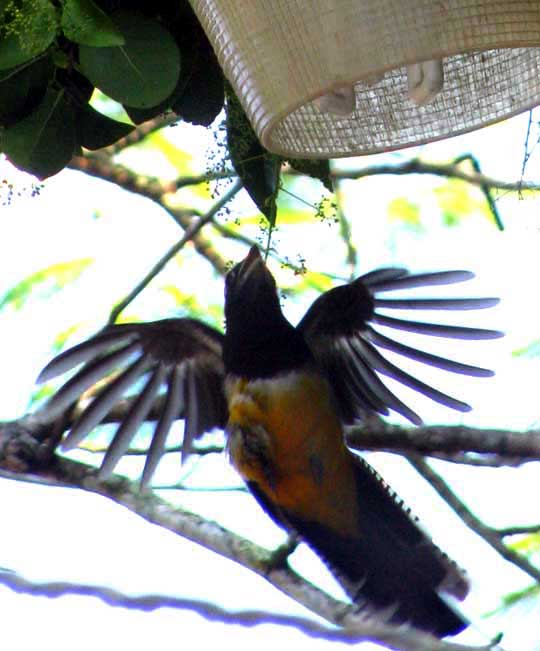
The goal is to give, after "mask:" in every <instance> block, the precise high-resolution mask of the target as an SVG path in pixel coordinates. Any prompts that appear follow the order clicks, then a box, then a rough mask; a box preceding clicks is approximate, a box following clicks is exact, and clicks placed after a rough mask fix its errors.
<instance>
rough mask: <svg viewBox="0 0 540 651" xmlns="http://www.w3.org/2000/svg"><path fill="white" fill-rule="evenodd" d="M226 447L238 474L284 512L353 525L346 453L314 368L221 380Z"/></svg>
mask: <svg viewBox="0 0 540 651" xmlns="http://www.w3.org/2000/svg"><path fill="white" fill-rule="evenodd" d="M227 397H228V404H229V423H228V427H227V430H228V432H229V445H228V447H229V452H230V457H231V461H232V463H233V465H234V466H235V468H236V469H237V470H238V472H239V473H240V474H241V475H242V477H243V478H244V479H245V480H246V481H250V482H255V483H256V484H257V485H258V487H259V489H260V490H262V491H263V492H264V493H265V495H266V496H267V497H268V499H269V500H270V501H271V502H272V503H273V504H276V505H278V506H279V507H280V508H281V509H283V510H284V511H289V512H291V513H294V514H295V515H297V516H298V517H301V518H304V519H307V520H311V521H316V522H320V523H322V524H326V525H327V526H331V527H332V528H334V529H338V530H339V531H340V532H341V533H343V534H354V533H356V532H357V522H358V518H357V505H356V488H355V484H354V477H353V468H352V459H351V453H350V452H349V451H348V450H347V448H346V447H345V445H344V442H343V431H342V427H341V423H340V421H339V418H338V416H337V414H336V412H335V410H334V409H333V406H332V403H331V400H330V395H329V389H328V385H327V383H326V381H325V380H324V379H323V378H321V377H320V376H318V375H316V374H314V373H297V372H294V373H289V374H287V375H283V376H280V377H279V378H273V379H270V380H255V381H247V380H245V379H243V378H237V379H234V380H229V382H228V385H227Z"/></svg>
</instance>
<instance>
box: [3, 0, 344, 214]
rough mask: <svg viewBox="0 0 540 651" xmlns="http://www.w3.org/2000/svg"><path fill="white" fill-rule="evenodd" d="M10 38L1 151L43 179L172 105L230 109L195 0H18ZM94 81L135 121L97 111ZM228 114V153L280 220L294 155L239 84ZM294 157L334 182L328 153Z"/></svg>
mask: <svg viewBox="0 0 540 651" xmlns="http://www.w3.org/2000/svg"><path fill="white" fill-rule="evenodd" d="M0 37H1V40H0V43H1V44H0V151H2V152H4V153H5V154H6V155H7V157H8V158H9V160H10V161H11V162H12V163H13V164H14V165H16V166H17V167H19V168H20V169H23V170H26V171H28V172H31V173H32V174H35V175H36V176H37V177H38V178H40V179H43V178H46V177H48V176H51V175H53V174H56V173H57V172H59V171H60V170H61V169H63V168H64V167H66V166H67V165H68V164H69V162H70V160H71V159H72V157H73V156H74V155H77V154H79V153H80V151H81V148H85V149H90V150H96V149H100V148H102V147H106V146H109V145H112V144H113V143H115V142H117V141H118V140H120V139H122V138H123V137H125V136H127V135H128V134H129V133H130V132H131V131H132V130H133V124H141V123H143V122H145V121H147V120H150V119H153V118H155V117H156V116H158V115H161V114H163V113H165V112H168V111H170V112H172V113H173V114H174V115H176V116H178V117H179V118H180V119H182V120H185V121H187V122H190V123H193V124H196V125H203V126H209V125H210V124H211V123H212V122H213V121H214V119H215V118H216V116H217V115H218V114H219V113H220V111H221V110H222V108H223V107H224V102H225V88H224V77H223V72H222V70H221V68H220V66H219V64H218V62H217V59H216V56H215V54H214V51H213V49H212V47H211V45H210V43H209V42H208V39H207V38H206V35H205V33H204V31H203V29H202V27H201V25H200V23H199V22H198V20H197V18H196V16H195V14H194V13H193V11H192V9H191V7H190V5H189V2H188V1H187V0H178V1H176V2H166V1H165V0H158V1H156V2H153V3H144V2H128V1H127V0H62V2H61V3H60V4H59V6H58V3H55V2H53V1H52V0H8V1H7V2H4V3H3V4H1V3H0ZM95 89H98V90H100V91H101V92H102V93H103V94H105V95H106V96H108V97H109V98H111V99H112V100H115V101H116V102H117V103H118V104H119V105H121V106H122V108H123V109H124V110H125V114H127V115H128V116H129V118H130V120H131V121H132V124H129V123H126V122H119V121H117V120H115V119H112V118H111V117H109V116H107V115H104V114H102V113H100V112H98V111H96V110H95V108H93V107H92V105H91V102H92V101H93V95H94V90H95ZM226 111H227V118H226V130H227V146H228V150H229V156H230V160H231V162H232V164H233V166H234V168H235V170H236V172H237V173H238V175H239V176H240V178H241V180H242V181H243V183H244V185H245V187H246V189H247V191H248V193H249V194H250V196H251V198H252V199H253V201H254V202H255V204H256V205H257V207H258V208H259V210H260V211H261V212H262V213H263V214H264V215H265V216H266V218H267V219H268V222H269V223H270V224H271V225H273V224H274V223H275V219H276V197H277V194H278V192H279V189H280V172H281V166H282V163H283V162H284V161H283V159H281V158H279V157H278V156H275V155H272V154H270V153H269V152H268V151H266V150H265V149H264V147H263V146H262V145H261V144H260V142H259V140H258V139H257V136H256V135H255V133H254V131H253V129H252V128H251V125H250V124H249V122H248V120H247V117H246V115H245V113H244V111H243V109H242V107H241V106H240V103H239V101H238V99H237V98H236V96H235V94H234V92H233V91H232V89H231V88H230V87H228V89H227V104H226ZM287 162H288V163H289V165H290V166H291V168H292V169H293V170H296V171H297V172H300V173H302V174H307V175H309V176H311V177H313V178H317V179H319V180H320V181H321V182H322V183H323V185H324V186H325V187H326V189H327V190H330V191H331V190H332V181H331V178H330V167H329V163H328V161H327V160H321V161H317V160H313V161H312V160H294V159H292V160H289V161H287Z"/></svg>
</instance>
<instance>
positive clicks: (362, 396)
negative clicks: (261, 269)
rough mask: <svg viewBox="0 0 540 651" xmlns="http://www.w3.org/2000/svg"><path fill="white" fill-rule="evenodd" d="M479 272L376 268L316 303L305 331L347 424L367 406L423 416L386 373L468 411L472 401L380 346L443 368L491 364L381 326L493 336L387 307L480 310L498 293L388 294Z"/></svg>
mask: <svg viewBox="0 0 540 651" xmlns="http://www.w3.org/2000/svg"><path fill="white" fill-rule="evenodd" d="M472 277H473V274H472V273H471V272H468V271H440V272H435V273H422V274H410V273H409V272H408V271H407V270H406V269H402V268H394V267H390V268H384V269H378V270H376V271H372V272H370V273H368V274H365V275H364V276H361V277H360V278H358V279H356V280H355V281H353V282H351V283H349V284H348V285H342V286H340V287H336V288H334V289H332V290H330V291H328V292H326V293H325V294H323V295H321V296H320V297H319V298H318V299H317V300H316V301H315V302H314V303H313V305H312V306H311V307H310V309H309V310H308V311H307V313H306V314H305V316H304V318H303V319H302V321H301V322H300V323H299V324H298V329H299V330H300V332H302V334H303V335H304V338H305V339H306V341H307V343H308V345H309V347H310V349H311V351H312V353H313V355H314V357H315V359H316V361H317V362H318V364H319V365H320V366H321V368H322V369H323V370H324V371H325V372H326V375H327V377H328V379H329V381H330V383H331V385H332V387H333V389H334V393H335V395H336V398H337V402H338V405H339V408H340V411H341V416H342V418H343V420H344V422H346V423H351V422H354V421H355V420H358V419H361V418H362V416H363V415H365V413H366V411H367V412H376V413H380V414H384V415H386V414H388V410H389V409H392V410H394V411H396V412H398V413H400V414H402V415H403V416H405V417H406V418H407V419H408V420H410V421H411V422H413V423H415V424H421V422H422V421H421V419H420V417H419V416H418V415H417V414H416V413H415V412H414V411H413V410H412V409H410V408H409V407H408V406H407V405H405V404H404V403H403V402H402V401H401V400H400V399H399V398H398V397H397V396H396V395H395V394H394V393H392V392H391V391H390V389H389V388H388V387H387V386H386V385H385V384H384V383H383V382H382V380H381V378H380V377H379V375H381V374H382V375H386V376H388V377H391V378H393V379H394V380H397V381H398V382H400V383H402V384H404V385H407V386H409V387H411V388H413V389H415V390H416V391H418V392H419V393H422V394H424V395H425V396H428V397H429V398H431V399H432V400H434V401H436V402H439V403H441V404H443V405H446V406H447V407H450V408H452V409H456V410H458V411H469V410H470V407H469V405H468V404H466V403H464V402H462V401H460V400H457V399H456V398H453V397H452V396H449V395H447V394H445V393H443V392H441V391H439V390H438V389H436V388H434V387H432V386H430V385H428V384H426V383H425V382H422V381H421V380H419V379H417V378H415V377H414V376H412V375H410V374H409V373H407V372H405V371H403V370H401V369H400V368H399V367H398V366H396V365H395V364H393V363H392V362H391V361H390V360H389V359H387V358H386V357H385V356H384V355H383V354H382V353H381V352H380V350H379V349H381V348H382V349H385V350H389V351H392V353H397V354H398V355H403V356H404V357H408V358H409V359H413V360H416V361H418V362H422V363H424V364H427V365H430V366H434V367H437V368H441V369H444V370H446V371H451V372H453V373H461V374H464V375H472V376H477V377H488V376H491V375H492V374H493V373H492V372H491V371H490V370H488V369H485V368H480V367H477V366H471V365H469V364H463V363H461V362H457V361H454V360H451V359H447V358H445V357H440V356H438V355H434V354H432V353H429V352H426V351H423V350H420V349H416V348H413V347H411V346H409V345H406V344H404V343H400V342H399V341H396V340H394V339H393V338H391V337H389V336H387V335H386V334H384V333H383V332H380V331H379V329H378V328H377V327H376V326H385V327H388V328H394V329H397V330H405V331H408V332H413V333H417V334H422V335H432V336H435V337H446V338H451V339H469V340H478V339H493V338H496V337H500V336H502V333H501V332H498V331H496V330H485V329H482V328H470V327H463V326H454V325H441V324H436V323H426V322H423V321H416V320H414V321H412V320H407V319H401V318H395V317H390V316H386V315H384V314H382V313H381V312H380V309H383V308H384V309H385V310H387V309H390V310H392V309H400V310H404V309H406V310H475V309H482V308H487V307H492V306H494V305H496V304H497V303H498V299H496V298H381V297H380V295H381V294H383V293H384V292H388V291H391V290H401V289H409V288H414V287H427V286H431V285H448V284H452V283H458V282H462V281H464V280H468V279H470V278H472Z"/></svg>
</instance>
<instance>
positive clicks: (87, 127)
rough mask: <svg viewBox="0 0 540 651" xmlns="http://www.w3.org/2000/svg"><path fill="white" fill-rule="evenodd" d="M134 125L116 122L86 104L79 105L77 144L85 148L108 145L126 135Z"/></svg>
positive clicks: (93, 148)
mask: <svg viewBox="0 0 540 651" xmlns="http://www.w3.org/2000/svg"><path fill="white" fill-rule="evenodd" d="M134 128H135V127H134V126H133V125H131V124H126V123H125V122H118V120H112V119H111V118H109V117H107V116H106V115H103V113H99V112H98V111H96V110H95V109H93V108H92V107H91V106H89V105H88V104H85V105H84V106H82V107H81V109H80V111H79V112H78V115H77V136H78V141H79V144H80V145H81V146H82V147H86V149H91V150H95V149H101V147H108V146H109V145H112V144H113V143H114V142H116V141H117V140H120V138H123V137H124V136H127V134H128V133H131V131H133V129H134Z"/></svg>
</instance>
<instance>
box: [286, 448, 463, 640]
mask: <svg viewBox="0 0 540 651" xmlns="http://www.w3.org/2000/svg"><path fill="white" fill-rule="evenodd" d="M354 456H355V475H356V477H355V478H356V484H357V489H358V502H359V509H358V510H359V513H360V516H359V517H360V523H359V535H358V537H357V538H350V537H344V536H341V535H339V534H336V532H334V531H332V530H330V529H329V528H327V527H325V526H323V525H321V524H317V523H306V522H302V523H299V522H297V523H296V528H297V529H298V530H299V531H301V532H302V534H303V538H304V540H305V542H306V543H308V544H309V545H310V546H311V547H312V548H313V549H314V551H316V552H317V553H318V554H319V555H320V556H321V558H322V559H323V560H324V561H325V562H326V563H327V564H328V566H329V568H330V569H331V570H332V572H333V573H334V575H335V576H336V578H337V580H338V581H339V582H340V583H341V584H342V586H343V588H344V589H345V591H346V592H347V593H348V594H349V595H350V597H351V598H352V599H353V600H354V601H355V602H356V603H357V604H358V605H359V606H365V607H366V608H367V609H371V610H373V611H375V612H376V613H377V612H378V613H379V615H380V616H382V617H384V618H385V619H386V620H387V621H388V622H390V623H395V624H401V623H409V624H410V625H412V626H415V627H416V628H419V629H422V630H424V631H427V632H430V633H432V634H433V635H436V636H438V637H445V636H447V635H455V634H457V633H459V632H460V631H461V630H463V629H464V628H465V627H466V626H467V624H468V622H467V620H466V619H465V618H464V617H463V616H462V615H461V614H460V613H459V612H458V611H457V610H456V609H455V608H453V607H452V605H451V604H450V603H449V601H447V600H446V599H445V597H444V596H442V593H448V594H449V595H452V596H453V597H456V598H458V599H463V598H464V597H465V596H466V594H467V591H468V588H469V586H468V582H467V579H466V577H465V576H464V574H463V573H462V572H461V570H459V569H458V567H457V566H456V565H455V564H454V563H453V561H451V560H450V559H449V558H448V557H447V556H446V555H445V554H444V553H443V552H442V551H441V550H440V549H439V548H438V547H437V546H436V545H435V544H434V543H433V542H432V541H431V540H430V538H429V537H428V536H427V535H426V534H425V533H424V531H422V529H421V528H420V527H419V525H418V523H417V522H416V520H415V519H414V518H413V517H412V516H411V514H410V513H409V512H408V510H407V509H406V508H405V507H404V506H403V503H402V502H401V501H400V500H399V498H398V497H397V496H396V495H395V494H394V493H393V492H392V490H391V489H390V488H389V487H388V486H387V485H386V484H385V482H384V481H383V480H382V479H381V478H380V476H379V475H378V474H377V473H376V471H375V470H374V469H373V468H371V466H370V465H369V464H368V463H367V462H365V461H364V460H363V459H361V458H359V457H357V456H356V455H354Z"/></svg>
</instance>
